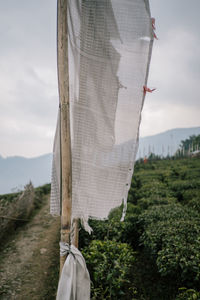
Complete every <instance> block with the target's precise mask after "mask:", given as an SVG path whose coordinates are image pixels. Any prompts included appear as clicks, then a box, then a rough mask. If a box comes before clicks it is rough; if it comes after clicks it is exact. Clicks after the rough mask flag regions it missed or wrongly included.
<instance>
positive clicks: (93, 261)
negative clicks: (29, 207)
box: [0, 157, 200, 300]
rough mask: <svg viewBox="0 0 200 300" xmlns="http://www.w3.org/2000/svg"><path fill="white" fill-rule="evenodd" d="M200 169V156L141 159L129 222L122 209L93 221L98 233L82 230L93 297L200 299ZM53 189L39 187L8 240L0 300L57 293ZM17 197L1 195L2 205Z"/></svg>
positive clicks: (3, 253) (44, 299)
mask: <svg viewBox="0 0 200 300" xmlns="http://www.w3.org/2000/svg"><path fill="white" fill-rule="evenodd" d="M199 170H200V158H198V157H193V158H192V157H191V158H182V159H157V160H155V159H152V160H151V159H149V160H148V161H147V162H146V163H144V162H143V161H138V162H137V163H136V166H135V173H134V176H133V179H132V183H131V188H130V191H129V195H128V209H127V215H126V217H125V220H124V222H120V218H121V214H122V208H117V209H115V210H113V211H112V212H111V213H110V216H109V219H108V220H106V221H96V220H90V226H91V227H92V228H93V234H92V235H89V234H87V233H86V232H85V231H84V230H83V229H81V231H80V239H79V245H80V249H81V251H82V253H83V255H84V257H85V259H86V262H87V266H88V269H89V272H90V276H91V280H92V299H93V300H115V299H118V300H124V299H126V300H133V299H134V300H158V299H159V300H190V299H197V300H198V299H200V284H199V282H200V280H199V279H200V257H199V253H200V220H199V213H200V171H199ZM47 193H49V185H47V186H44V187H41V188H37V189H35V196H34V206H35V210H34V212H33V214H32V215H31V216H30V217H28V219H29V220H27V221H26V222H24V223H23V225H21V224H19V223H17V224H16V229H15V231H12V232H11V233H10V235H9V239H7V240H6V241H5V243H2V247H1V249H0V251H1V252H0V257H1V260H0V269H1V273H0V274H1V286H0V299H3V300H7V299H9V300H10V299H11V300H12V299H21V300H26V299H29V298H30V297H31V299H35V300H36V299H37V300H40V299H41V300H51V299H55V291H56V286H57V280H58V257H59V254H58V252H59V251H58V241H59V220H56V219H54V218H52V217H51V216H50V215H49V207H48V203H47ZM16 197H17V195H16V194H14V195H13V197H12V195H6V196H0V201H3V202H1V205H2V203H3V205H5V204H6V203H7V204H9V203H11V201H13V199H15V198H16ZM12 198H13V199H12ZM38 207H39V208H38ZM19 225H21V226H19ZM49 282H51V285H49ZM30 295H31V296H30Z"/></svg>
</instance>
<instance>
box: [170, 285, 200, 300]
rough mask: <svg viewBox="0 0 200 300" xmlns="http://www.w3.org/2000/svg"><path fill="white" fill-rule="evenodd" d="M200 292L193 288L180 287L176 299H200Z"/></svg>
mask: <svg viewBox="0 0 200 300" xmlns="http://www.w3.org/2000/svg"><path fill="white" fill-rule="evenodd" d="M199 299H200V292H197V291H195V290H193V289H186V288H180V289H179V294H178V296H177V297H176V299H175V300H199Z"/></svg>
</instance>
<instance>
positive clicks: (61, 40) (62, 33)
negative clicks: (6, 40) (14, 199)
mask: <svg viewBox="0 0 200 300" xmlns="http://www.w3.org/2000/svg"><path fill="white" fill-rule="evenodd" d="M67 2H68V1H67V0H58V4H57V5H58V7H57V9H58V11H57V60H58V61H57V63H58V87H59V98H60V116H61V118H60V120H61V124H60V125H61V195H62V196H61V202H62V204H61V242H64V243H69V244H70V230H71V211H72V163H71V138H70V107H69V105H70V104H69V64H68V26H67ZM65 259H66V256H61V257H60V273H61V271H62V268H63V265H64V262H65Z"/></svg>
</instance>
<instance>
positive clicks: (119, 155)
mask: <svg viewBox="0 0 200 300" xmlns="http://www.w3.org/2000/svg"><path fill="white" fill-rule="evenodd" d="M68 3H69V8H68V26H69V37H68V43H69V83H70V114H71V115H70V125H71V143H72V146H71V147H72V218H81V219H82V220H83V221H84V222H85V224H86V223H87V220H88V218H89V217H91V218H96V219H104V218H107V217H108V214H109V212H110V211H111V210H112V209H113V208H115V207H117V206H119V205H120V204H121V203H124V204H125V206H126V201H127V195H128V190H129V188H130V183H131V178H132V174H133V168H134V161H135V157H136V153H137V149H138V132H139V124H140V118H141V110H142V106H143V102H144V97H145V94H144V91H143V86H145V85H146V84H147V77H148V71H149V63H150V58H151V50H152V44H153V30H152V22H151V16H150V10H149V2H148V0H123V1H122V0H68ZM59 126H60V123H59V118H58V125H57V131H56V135H55V141H54V158H53V172H52V189H51V213H52V214H60V137H59V131H60V129H59Z"/></svg>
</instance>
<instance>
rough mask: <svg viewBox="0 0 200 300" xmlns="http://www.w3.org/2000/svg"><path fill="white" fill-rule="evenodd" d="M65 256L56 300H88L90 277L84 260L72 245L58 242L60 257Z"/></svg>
mask: <svg viewBox="0 0 200 300" xmlns="http://www.w3.org/2000/svg"><path fill="white" fill-rule="evenodd" d="M67 254H68V256H67V258H66V260H65V263H64V266H63V269H62V273H61V277H60V280H59V284H58V292H57V297H56V300H89V299H90V275H89V273H88V270H87V267H86V263H85V260H84V258H83V256H82V254H81V252H80V251H79V250H78V249H77V248H76V247H75V246H74V245H69V244H68V243H63V242H60V256H64V255H67Z"/></svg>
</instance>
